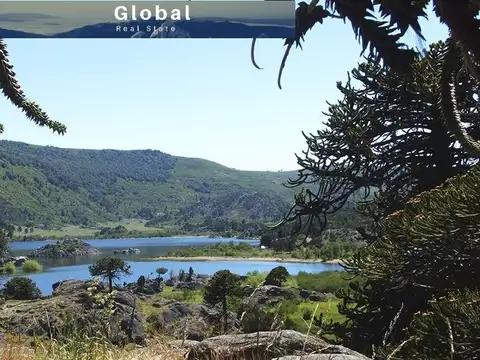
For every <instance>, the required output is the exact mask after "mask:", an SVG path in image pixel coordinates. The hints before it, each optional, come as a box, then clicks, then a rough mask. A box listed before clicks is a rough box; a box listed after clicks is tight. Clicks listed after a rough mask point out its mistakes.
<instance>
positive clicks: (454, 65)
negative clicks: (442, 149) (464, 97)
mask: <svg viewBox="0 0 480 360" xmlns="http://www.w3.org/2000/svg"><path fill="white" fill-rule="evenodd" d="M319 2H320V1H319V0H312V1H311V3H310V4H307V3H306V2H303V1H302V2H300V3H299V6H298V8H297V10H296V29H295V30H296V31H295V35H294V36H293V37H291V38H287V39H286V40H285V46H286V47H287V48H286V50H285V55H284V57H283V59H282V62H281V65H280V70H279V74H278V86H279V87H280V88H281V85H280V79H281V75H282V71H283V68H284V67H285V62H286V59H287V57H288V54H289V53H290V50H291V48H292V47H293V45H296V46H300V47H301V42H302V41H303V40H304V36H305V34H306V33H307V32H308V31H309V30H310V29H312V28H313V27H314V26H315V25H317V24H322V23H323V22H324V21H330V20H332V19H341V20H343V21H348V22H349V23H350V24H351V26H352V29H353V31H354V34H355V37H356V38H357V39H358V40H359V41H360V43H361V45H362V53H363V52H365V51H366V50H367V48H368V49H369V54H368V56H369V58H370V59H371V60H372V61H377V62H378V63H382V65H383V66H385V67H388V68H391V69H393V70H395V71H397V72H400V73H402V74H403V75H404V76H405V77H406V78H411V76H412V75H413V74H412V72H411V70H412V69H411V65H412V64H413V63H414V62H415V57H416V55H418V54H417V53H416V51H415V50H414V49H411V48H408V47H407V46H406V45H405V44H403V43H401V42H400V40H401V38H402V36H403V35H404V34H405V33H406V32H407V30H408V29H412V30H413V31H414V32H415V33H416V34H417V36H418V37H419V38H420V39H422V40H424V37H423V34H422V29H421V27H420V23H419V20H420V18H422V17H423V18H426V17H427V14H426V9H427V6H428V5H430V4H432V5H433V8H434V14H435V16H437V18H438V19H439V20H440V21H441V22H442V23H443V24H445V25H446V26H447V27H448V29H449V34H450V36H449V39H448V41H447V47H446V49H445V52H444V53H443V54H442V58H441V63H442V65H441V68H440V69H439V70H440V72H441V81H440V94H441V98H440V105H441V111H442V113H443V120H444V122H445V124H446V126H447V127H448V128H449V129H450V130H451V131H452V133H453V134H454V135H455V138H456V139H457V140H458V141H459V142H460V143H461V144H462V146H463V147H464V148H465V150H466V151H468V152H469V153H470V154H472V155H474V156H476V157H477V158H478V157H480V141H478V139H477V140H476V139H475V138H473V137H471V136H470V135H469V134H468V133H467V132H465V131H464V129H463V128H462V126H461V123H460V122H459V119H460V112H459V110H458V109H457V99H456V97H455V95H456V92H457V89H456V88H457V76H458V75H459V74H460V73H461V72H462V71H464V72H466V73H467V74H469V76H471V77H472V78H474V79H476V81H477V82H479V81H480V70H479V69H480V19H479V14H480V1H479V0H455V1H451V0H418V1H402V0H364V1H359V0H325V1H324V2H323V3H324V5H321V4H319ZM375 10H377V11H375ZM337 21H338V20H337ZM325 35H326V36H328V35H327V34H325ZM254 45H255V40H254V41H253V42H252V50H251V57H252V62H253V64H254V65H255V66H256V67H257V68H259V69H260V67H259V66H258V65H257V64H256V63H255V60H254V57H253V54H254ZM330 53H331V52H330ZM312 69H313V70H312V71H317V70H316V68H315V67H313V66H312Z"/></svg>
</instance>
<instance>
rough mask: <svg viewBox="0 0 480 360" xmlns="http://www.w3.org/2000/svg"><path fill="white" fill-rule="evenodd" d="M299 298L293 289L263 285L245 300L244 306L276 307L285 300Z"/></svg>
mask: <svg viewBox="0 0 480 360" xmlns="http://www.w3.org/2000/svg"><path fill="white" fill-rule="evenodd" d="M297 298H298V295H297V294H295V293H294V292H293V291H292V290H291V289H288V288H281V287H278V286H275V285H263V286H260V287H258V288H256V289H255V291H254V292H253V293H252V294H251V295H250V296H249V297H248V298H246V299H244V304H249V305H252V304H258V305H275V304H278V303H279V302H281V301H283V300H285V299H287V300H295V299H297Z"/></svg>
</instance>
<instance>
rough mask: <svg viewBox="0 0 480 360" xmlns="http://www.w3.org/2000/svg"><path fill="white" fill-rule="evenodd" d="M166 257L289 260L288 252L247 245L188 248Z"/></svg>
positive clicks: (172, 252) (218, 244) (232, 244)
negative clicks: (272, 258) (271, 258)
mask: <svg viewBox="0 0 480 360" xmlns="http://www.w3.org/2000/svg"><path fill="white" fill-rule="evenodd" d="M165 256H167V257H185V258H189V257H196V256H210V257H216V256H218V257H235V258H256V257H257V258H262V257H263V258H269V257H275V258H291V257H292V256H291V253H289V252H277V251H274V250H269V249H260V248H258V247H255V246H252V245H250V244H248V243H238V244H234V243H233V242H231V243H217V244H214V245H210V246H206V247H203V248H195V247H189V248H186V249H181V250H175V251H170V252H169V253H168V254H167V255H165Z"/></svg>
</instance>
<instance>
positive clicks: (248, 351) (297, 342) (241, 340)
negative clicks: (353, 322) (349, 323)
mask: <svg viewBox="0 0 480 360" xmlns="http://www.w3.org/2000/svg"><path fill="white" fill-rule="evenodd" d="M172 344H173V345H174V346H177V347H185V348H187V349H189V350H190V351H189V352H188V355H187V356H186V359H188V360H194V359H195V360H209V359H214V358H222V357H227V356H228V358H234V357H236V358H242V359H245V360H253V359H258V358H260V359H273V358H279V357H282V356H283V357H285V356H287V355H295V356H300V355H302V354H309V353H313V352H321V351H322V352H323V353H324V354H335V353H337V354H341V353H339V351H341V350H342V349H345V350H344V351H345V352H346V354H347V355H348V354H356V353H355V352H352V351H351V350H349V349H346V348H342V347H338V346H329V344H328V343H326V342H325V341H324V340H322V339H320V338H317V337H314V336H309V337H308V338H306V336H305V335H304V334H302V333H299V332H297V331H294V330H283V331H279V332H277V331H261V332H258V333H251V334H237V335H222V336H216V337H212V338H208V339H205V340H202V341H200V342H188V343H187V342H185V343H183V344H182V341H174V342H172ZM340 348H342V349H340ZM329 349H330V352H329ZM294 359H295V358H294ZM302 359H304V358H302ZM340 359H341V358H340ZM340 359H339V360H340ZM353 359H355V358H353ZM353 359H352V360H353ZM365 359H367V358H365V357H363V358H362V357H357V359H355V360H365ZM322 360H323V359H322ZM349 360H350V359H349Z"/></svg>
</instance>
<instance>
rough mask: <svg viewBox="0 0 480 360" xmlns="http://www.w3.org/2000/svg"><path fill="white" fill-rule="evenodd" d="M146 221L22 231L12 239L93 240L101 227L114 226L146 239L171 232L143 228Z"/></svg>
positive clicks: (125, 221) (154, 228) (138, 220)
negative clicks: (136, 233) (138, 234)
mask: <svg viewBox="0 0 480 360" xmlns="http://www.w3.org/2000/svg"><path fill="white" fill-rule="evenodd" d="M145 223H146V221H145V220H141V219H125V220H122V221H116V222H106V223H102V224H101V225H99V226H98V227H94V228H89V227H85V226H79V225H66V226H63V227H61V228H57V229H42V228H35V227H34V228H33V232H29V233H28V234H25V233H24V232H23V231H20V232H18V231H15V232H14V238H17V239H23V238H24V236H26V239H27V240H31V239H33V240H34V239H54V240H56V239H63V238H66V237H74V238H81V239H82V238H83V239H88V238H94V237H95V233H96V232H98V231H99V230H100V228H101V227H112V228H114V227H116V226H119V225H120V226H124V227H125V228H126V229H127V230H128V231H133V232H138V233H141V234H143V235H145V237H148V236H149V235H151V234H156V233H158V232H159V231H163V230H171V229H166V228H165V227H161V228H160V227H149V226H145Z"/></svg>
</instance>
